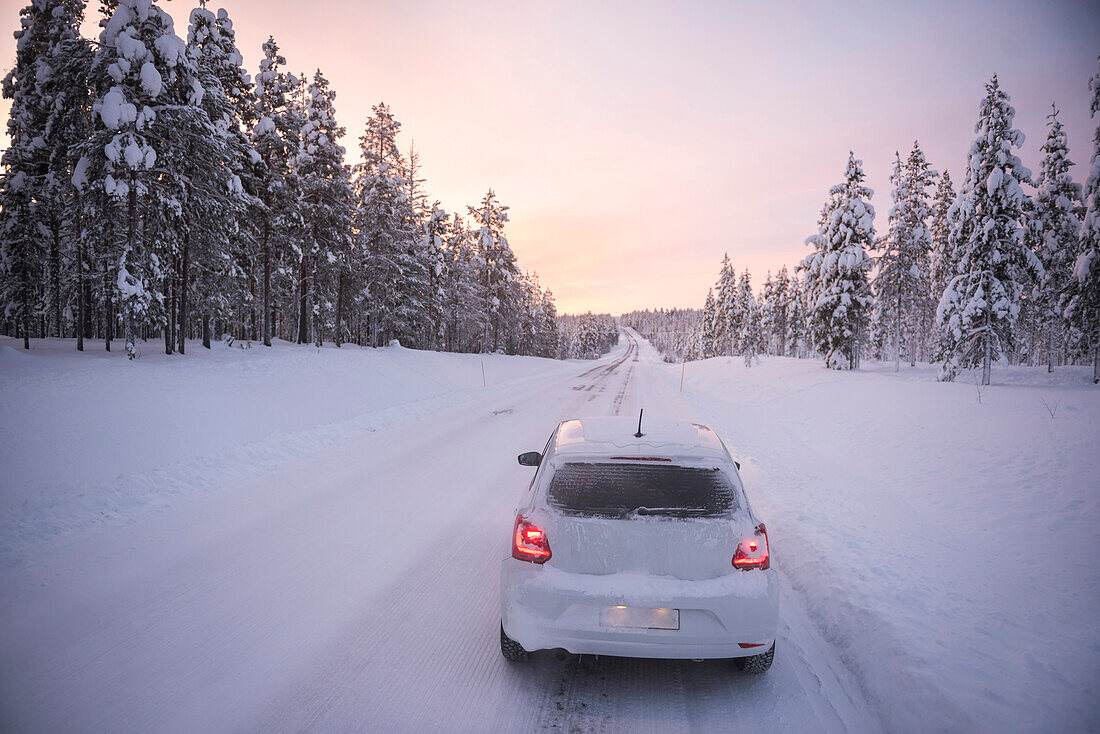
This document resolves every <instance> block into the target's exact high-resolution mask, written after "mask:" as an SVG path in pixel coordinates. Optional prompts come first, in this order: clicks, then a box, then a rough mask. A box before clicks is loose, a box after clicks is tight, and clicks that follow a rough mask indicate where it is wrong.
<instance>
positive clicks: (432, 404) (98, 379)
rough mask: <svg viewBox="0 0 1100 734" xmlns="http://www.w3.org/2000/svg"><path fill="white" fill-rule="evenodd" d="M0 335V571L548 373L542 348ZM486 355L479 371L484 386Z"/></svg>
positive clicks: (553, 370)
mask: <svg viewBox="0 0 1100 734" xmlns="http://www.w3.org/2000/svg"><path fill="white" fill-rule="evenodd" d="M20 346H21V342H17V341H16V340H13V339H10V338H7V337H2V338H0V406H2V408H0V416H2V418H0V466H2V467H3V470H2V471H3V475H2V476H3V477H4V481H3V483H2V484H3V486H2V488H0V538H2V540H0V565H4V564H6V563H11V562H16V561H18V560H19V559H20V558H22V557H24V556H25V554H26V553H27V551H28V549H29V548H31V547H32V546H35V545H37V544H40V543H41V542H42V541H44V540H47V539H51V538H55V537H56V536H57V535H59V534H63V533H67V532H70V531H73V530H78V529H81V528H85V527H88V526H90V525H94V524H101V523H103V522H111V521H117V520H127V519H129V518H131V517H132V516H133V515H135V513H138V512H140V511H142V510H145V509H149V508H156V507H162V506H165V505H168V504H170V503H172V502H174V501H176V500H177V499H178V498H180V497H182V496H185V495H188V494H190V493H193V492H196V491H200V490H201V491H216V490H217V489H219V488H220V487H223V486H227V485H228V484H229V483H231V482H232V481H233V480H235V479H245V478H249V477H255V476H258V475H261V474H264V473H267V472H272V471H275V470H277V469H278V468H280V467H283V466H286V465H287V464H288V463H289V462H291V461H292V460H294V459H301V458H302V457H305V456H310V455H312V454H313V453H315V452H317V451H318V450H320V449H324V448H327V447H330V446H334V445H336V444H339V443H341V442H343V441H347V440H349V439H351V438H354V437H357V436H362V435H363V434H365V433H368V432H371V431H374V430H377V429H378V428H381V427H384V426H387V425H392V424H395V423H399V422H402V421H405V420H409V419H412V418H417V417H424V416H428V415H430V414H431V413H432V411H435V410H439V409H440V408H441V407H444V406H451V405H456V404H460V403H463V402H467V401H473V400H477V399H482V398H485V397H486V396H487V394H492V391H493V390H495V389H496V388H498V387H500V386H502V385H503V384H505V383H508V384H516V383H517V382H522V381H523V380H529V379H537V378H538V377H539V376H540V375H557V374H560V371H561V370H562V369H563V368H564V367H566V366H567V365H568V363H563V362H558V361H556V360H547V359H539V358H535V357H505V356H501V355H473V354H445V353H437V352H418V351H414V350H410V349H403V348H386V349H362V348H359V347H355V346H345V347H343V348H342V349H336V348H335V347H325V348H323V349H321V350H317V349H316V348H315V347H312V346H309V347H307V346H297V345H291V344H287V343H285V342H276V344H275V346H274V347H273V348H271V349H265V348H263V347H258V346H257V347H254V348H252V349H236V348H230V347H227V346H226V345H225V344H224V343H218V342H215V343H214V345H213V349H211V350H206V349H203V348H202V347H201V346H200V345H198V344H189V345H188V351H187V354H186V355H184V356H180V355H175V356H172V357H168V356H166V355H164V354H163V351H162V350H160V344H159V343H158V342H152V341H151V342H147V343H145V344H144V345H143V356H142V358H141V359H139V360H136V361H134V362H129V361H127V360H126V359H125V354H124V352H123V351H122V350H121V342H118V343H117V346H118V347H119V349H118V351H115V352H110V353H108V352H105V351H103V344H102V342H97V341H87V342H86V346H85V349H86V350H87V351H85V352H84V353H79V352H76V351H75V349H74V342H73V340H53V339H51V340H45V341H37V340H36V341H35V342H34V348H33V349H32V350H31V351H30V352H24V351H23V350H22V349H19V348H17V347H20ZM482 362H484V365H485V380H486V382H487V383H488V385H489V387H488V388H487V390H488V393H487V392H486V388H483V387H482Z"/></svg>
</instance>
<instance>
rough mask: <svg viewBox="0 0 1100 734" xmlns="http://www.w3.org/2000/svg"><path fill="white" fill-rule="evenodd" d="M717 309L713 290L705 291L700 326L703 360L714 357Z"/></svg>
mask: <svg viewBox="0 0 1100 734" xmlns="http://www.w3.org/2000/svg"><path fill="white" fill-rule="evenodd" d="M718 323H719V316H718V307H717V305H716V304H715V302H714V289H713V288H709V289H707V300H706V303H705V304H704V306H703V320H702V322H701V324H700V326H701V331H702V334H701V337H702V348H703V359H707V358H709V357H713V356H715V355H716V354H717V353H718V352H717V344H716V339H715V336H716V334H717V333H718Z"/></svg>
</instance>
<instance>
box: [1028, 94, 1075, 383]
mask: <svg viewBox="0 0 1100 734" xmlns="http://www.w3.org/2000/svg"><path fill="white" fill-rule="evenodd" d="M1048 119H1049V120H1050V122H1049V124H1048V130H1047V139H1046V142H1044V143H1043V147H1042V151H1043V161H1042V163H1041V164H1040V167H1039V177H1038V180H1037V181H1036V184H1035V186H1036V188H1037V189H1038V191H1037V192H1036V195H1035V205H1034V211H1033V216H1032V218H1031V221H1030V222H1029V232H1028V234H1029V238H1028V239H1029V245H1030V247H1031V249H1032V250H1033V251H1034V252H1035V254H1036V255H1037V256H1038V258H1039V262H1041V263H1042V264H1043V276H1042V278H1041V279H1040V281H1039V283H1038V286H1037V287H1036V288H1035V290H1034V291H1033V294H1032V295H1033V297H1034V301H1035V303H1036V305H1037V307H1038V309H1039V312H1040V313H1039V315H1040V319H1041V330H1042V332H1043V335H1044V337H1045V339H1044V340H1045V342H1046V352H1047V357H1046V361H1047V371H1048V372H1051V371H1053V370H1054V346H1055V341H1056V340H1059V341H1062V342H1063V343H1064V342H1066V341H1067V337H1068V335H1067V334H1066V333H1064V332H1065V329H1064V326H1065V320H1064V319H1063V318H1062V309H1061V308H1060V306H1059V303H1060V301H1061V300H1062V296H1063V294H1064V293H1065V292H1066V291H1067V290H1068V288H1069V284H1070V278H1071V277H1072V270H1073V262H1074V259H1075V257H1074V256H1075V255H1076V249H1077V244H1078V240H1079V238H1080V231H1081V222H1080V221H1079V220H1078V218H1077V214H1076V209H1077V208H1078V207H1079V206H1080V202H1081V185H1080V184H1077V183H1074V182H1073V179H1072V178H1071V177H1070V174H1069V168H1070V166H1072V165H1073V163H1072V162H1071V161H1070V160H1069V158H1068V155H1069V145H1068V143H1067V141H1066V134H1065V131H1064V130H1063V128H1062V123H1061V122H1059V120H1058V109H1057V108H1055V107H1053V105H1052V111H1051V114H1050V115H1049V116H1048Z"/></svg>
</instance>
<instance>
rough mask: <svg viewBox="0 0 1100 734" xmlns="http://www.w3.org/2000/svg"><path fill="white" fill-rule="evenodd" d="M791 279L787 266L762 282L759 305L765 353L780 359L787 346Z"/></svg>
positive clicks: (769, 275)
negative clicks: (762, 287) (777, 356)
mask: <svg viewBox="0 0 1100 734" xmlns="http://www.w3.org/2000/svg"><path fill="white" fill-rule="evenodd" d="M790 299H791V277H790V275H789V274H788V273H787V266H786V265H784V266H783V267H782V268H780V270H779V274H778V275H777V276H776V277H775V278H774V279H773V278H772V276H771V273H769V274H768V277H767V279H766V280H765V281H764V291H763V293H762V298H761V303H760V314H761V328H762V329H763V331H764V344H765V351H766V352H767V353H769V354H777V355H779V356H780V357H782V356H783V355H784V354H785V353H786V346H787V320H788V319H789V318H790V311H791V306H790Z"/></svg>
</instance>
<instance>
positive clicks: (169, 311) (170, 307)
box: [164, 269, 176, 354]
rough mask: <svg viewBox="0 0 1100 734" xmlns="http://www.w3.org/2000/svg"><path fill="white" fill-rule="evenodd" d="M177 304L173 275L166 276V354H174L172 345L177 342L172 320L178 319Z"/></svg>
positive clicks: (168, 273)
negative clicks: (174, 294) (173, 289)
mask: <svg viewBox="0 0 1100 734" xmlns="http://www.w3.org/2000/svg"><path fill="white" fill-rule="evenodd" d="M175 311H176V303H175V299H174V298H173V292H172V273H171V269H169V272H166V273H165V274H164V353H165V354H171V353H172V343H173V342H174V341H175V335H174V331H173V327H172V320H173V319H174V318H175V317H176V315H175Z"/></svg>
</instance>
